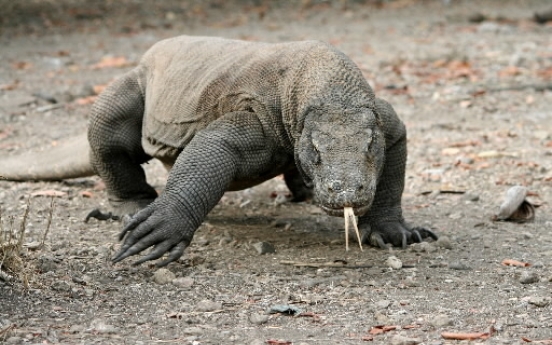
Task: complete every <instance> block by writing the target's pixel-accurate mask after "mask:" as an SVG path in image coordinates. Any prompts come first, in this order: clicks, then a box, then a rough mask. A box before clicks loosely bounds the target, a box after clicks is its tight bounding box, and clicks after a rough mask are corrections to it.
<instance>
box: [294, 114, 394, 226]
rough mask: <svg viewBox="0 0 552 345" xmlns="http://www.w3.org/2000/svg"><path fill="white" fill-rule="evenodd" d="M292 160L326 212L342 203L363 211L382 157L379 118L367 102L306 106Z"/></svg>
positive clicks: (369, 201) (371, 196)
mask: <svg viewBox="0 0 552 345" xmlns="http://www.w3.org/2000/svg"><path fill="white" fill-rule="evenodd" d="M295 160H296V165H297V166H298V168H299V170H300V172H301V174H302V175H303V178H304V180H305V181H306V182H307V184H310V185H311V186H312V187H313V193H314V201H315V202H316V203H317V204H318V205H319V206H320V207H321V208H322V209H323V210H324V211H325V212H326V213H328V214H329V215H332V216H343V208H344V207H352V208H353V210H354V212H355V215H357V216H361V215H364V214H365V213H366V212H367V211H368V210H369V209H370V206H371V205H372V201H373V199H374V196H375V193H376V187H377V182H378V179H379V177H380V175H381V171H382V169H383V165H384V161H385V138H384V135H383V131H382V129H381V123H380V121H379V119H378V118H377V116H376V114H375V113H374V111H372V110H371V109H370V108H368V107H361V108H352V109H344V108H343V107H335V106H330V105H326V106H319V107H311V108H310V109H309V111H308V113H307V114H306V115H305V117H304V124H303V130H302V131H301V135H300V137H299V139H298V141H297V142H296V145H295Z"/></svg>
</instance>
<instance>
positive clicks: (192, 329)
mask: <svg viewBox="0 0 552 345" xmlns="http://www.w3.org/2000/svg"><path fill="white" fill-rule="evenodd" d="M184 334H186V335H202V334H203V329H201V328H199V327H188V328H185V329H184Z"/></svg>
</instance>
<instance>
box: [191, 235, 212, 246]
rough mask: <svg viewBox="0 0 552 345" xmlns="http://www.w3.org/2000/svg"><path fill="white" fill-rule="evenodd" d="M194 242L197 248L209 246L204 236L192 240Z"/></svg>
mask: <svg viewBox="0 0 552 345" xmlns="http://www.w3.org/2000/svg"><path fill="white" fill-rule="evenodd" d="M194 241H195V243H196V244H197V245H198V246H201V247H205V246H208V245H209V240H208V239H207V238H205V236H200V237H198V238H196V239H194Z"/></svg>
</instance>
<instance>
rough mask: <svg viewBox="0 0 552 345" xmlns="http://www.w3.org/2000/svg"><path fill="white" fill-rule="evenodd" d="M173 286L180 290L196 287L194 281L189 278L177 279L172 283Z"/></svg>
mask: <svg viewBox="0 0 552 345" xmlns="http://www.w3.org/2000/svg"><path fill="white" fill-rule="evenodd" d="M171 284H172V285H174V286H176V287H180V288H189V287H192V285H194V280H193V279H192V278H189V277H181V278H176V279H173V281H171Z"/></svg>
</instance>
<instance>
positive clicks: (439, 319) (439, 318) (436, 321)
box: [429, 314, 452, 328]
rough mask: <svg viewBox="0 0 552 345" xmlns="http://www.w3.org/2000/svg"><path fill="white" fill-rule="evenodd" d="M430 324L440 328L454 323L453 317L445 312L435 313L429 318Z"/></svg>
mask: <svg viewBox="0 0 552 345" xmlns="http://www.w3.org/2000/svg"><path fill="white" fill-rule="evenodd" d="M429 324H430V325H432V326H433V327H436V328H439V327H444V326H450V325H452V319H451V318H450V317H448V315H445V314H439V315H435V316H434V317H432V318H431V319H430V320H429Z"/></svg>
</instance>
